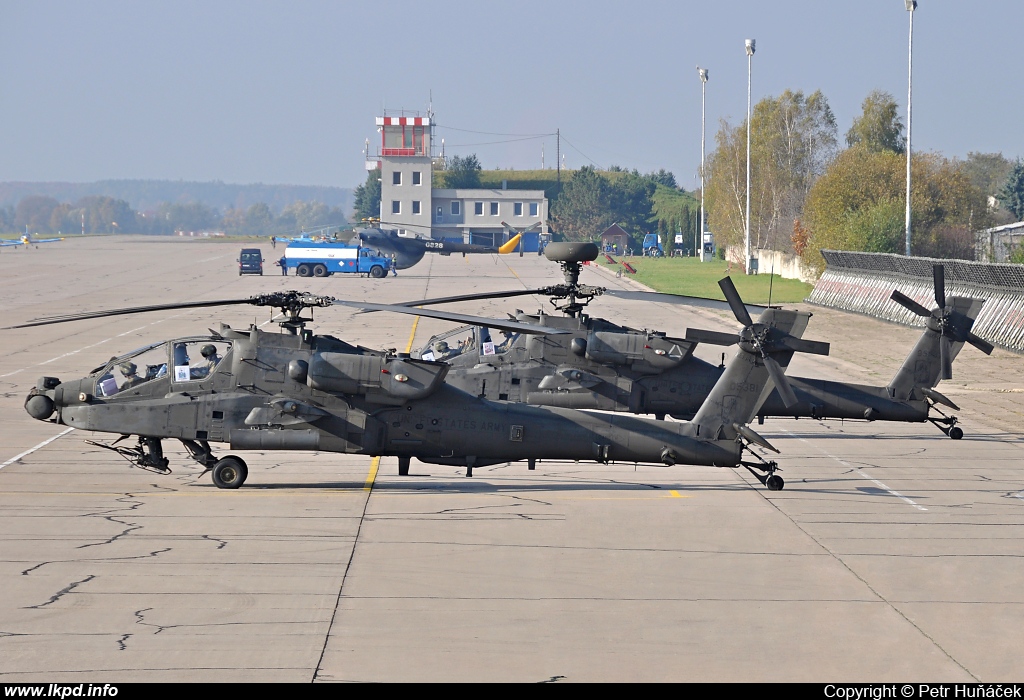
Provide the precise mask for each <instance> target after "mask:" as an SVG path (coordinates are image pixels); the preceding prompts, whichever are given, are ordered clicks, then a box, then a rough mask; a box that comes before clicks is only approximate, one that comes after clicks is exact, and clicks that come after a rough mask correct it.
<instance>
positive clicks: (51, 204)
mask: <svg viewBox="0 0 1024 700" xmlns="http://www.w3.org/2000/svg"><path fill="white" fill-rule="evenodd" d="M59 205H60V202H58V201H57V200H56V199H54V198H53V197H43V196H41V195H29V196H28V197H23V198H22V199H21V201H19V202H18V206H16V207H15V209H14V228H15V229H17V230H19V231H20V230H23V229H24V228H25V227H26V226H27V227H28V228H29V229H30V231H31V232H32V233H35V232H36V231H38V232H40V233H52V231H51V230H50V217H51V216H52V215H53V210H54V209H56V208H57V207H58V206H59Z"/></svg>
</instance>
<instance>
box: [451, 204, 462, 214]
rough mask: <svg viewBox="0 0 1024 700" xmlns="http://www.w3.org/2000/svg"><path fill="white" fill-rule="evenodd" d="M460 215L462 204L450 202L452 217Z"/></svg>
mask: <svg viewBox="0 0 1024 700" xmlns="http://www.w3.org/2000/svg"><path fill="white" fill-rule="evenodd" d="M461 213H462V202H452V216H459V215H460V214H461Z"/></svg>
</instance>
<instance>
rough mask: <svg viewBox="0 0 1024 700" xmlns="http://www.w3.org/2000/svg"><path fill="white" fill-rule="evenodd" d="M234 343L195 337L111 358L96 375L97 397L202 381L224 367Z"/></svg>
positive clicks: (144, 347)
mask: <svg viewBox="0 0 1024 700" xmlns="http://www.w3.org/2000/svg"><path fill="white" fill-rule="evenodd" d="M230 349H231V343H229V342H227V341H225V340H223V339H216V338H208V337H207V338H204V337H192V338H181V339H178V340H171V341H166V342H162V343H154V344H152V345H146V346H143V347H141V348H138V349H136V350H132V351H131V352H128V353H125V354H124V355H121V356H119V357H114V358H111V359H110V361H109V362H107V364H105V365H104V366H103V367H100V368H97V369H96V370H95V371H94V372H93V373H94V374H96V375H98V376H97V380H96V396H107V397H109V396H114V395H116V394H118V393H120V392H122V391H126V390H127V389H136V388H138V387H140V386H142V385H145V384H149V383H150V382H154V381H156V380H160V379H165V380H166V381H167V382H174V383H183V382H195V381H202V380H203V379H205V378H206V377H208V376H209V375H210V374H211V373H212V372H213V371H214V370H215V369H216V368H217V366H218V365H219V364H220V362H221V360H222V359H223V358H224V356H225V355H226V354H227V353H228V351H229V350H230Z"/></svg>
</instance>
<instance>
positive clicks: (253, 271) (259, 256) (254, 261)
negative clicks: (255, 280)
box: [238, 248, 263, 275]
mask: <svg viewBox="0 0 1024 700" xmlns="http://www.w3.org/2000/svg"><path fill="white" fill-rule="evenodd" d="M238 274H239V275H262V274H263V251H261V250H260V249H259V248H242V253H241V254H240V255H239V256H238Z"/></svg>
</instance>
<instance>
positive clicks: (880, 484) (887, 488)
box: [829, 455, 928, 510]
mask: <svg viewBox="0 0 1024 700" xmlns="http://www.w3.org/2000/svg"><path fill="white" fill-rule="evenodd" d="M829 457H832V455H829ZM832 459H836V458H835V457H832ZM836 461H837V462H839V463H840V464H846V462H844V461H843V460H841V459H836ZM846 466H850V465H848V464H847V465H846ZM857 473H858V474H860V475H861V476H863V477H864V478H865V479H867V480H868V481H870V482H871V483H873V484H875V485H876V486H878V488H880V489H884V490H885V491H888V492H889V493H890V494H892V495H893V496H895V497H896V498H898V499H900V500H901V501H904V502H906V503H909V504H910V505H912V506H914V507H915V508H917V509H918V510H928V509H927V508H925V507H924V506H919V505H917V504H916V503H914V502H913V501H912V500H910V499H909V498H907V497H906V496H904V495H903V494H901V493H899V492H898V491H893V490H892V489H891V488H889V487H888V486H886V485H885V484H883V483H882V482H881V481H879V480H878V479H873V478H872V477H870V476H868V475H867V474H865V473H864V472H862V471H861V470H860V469H857Z"/></svg>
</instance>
